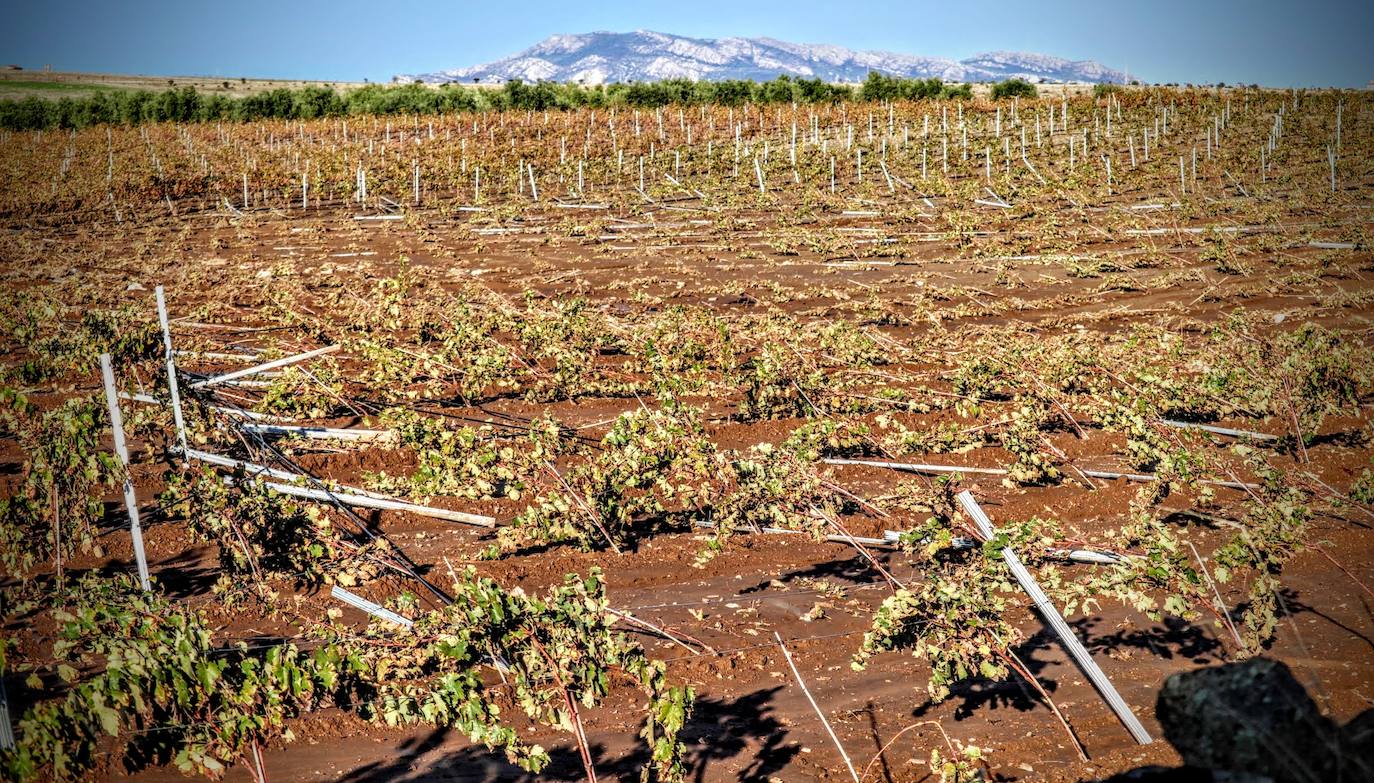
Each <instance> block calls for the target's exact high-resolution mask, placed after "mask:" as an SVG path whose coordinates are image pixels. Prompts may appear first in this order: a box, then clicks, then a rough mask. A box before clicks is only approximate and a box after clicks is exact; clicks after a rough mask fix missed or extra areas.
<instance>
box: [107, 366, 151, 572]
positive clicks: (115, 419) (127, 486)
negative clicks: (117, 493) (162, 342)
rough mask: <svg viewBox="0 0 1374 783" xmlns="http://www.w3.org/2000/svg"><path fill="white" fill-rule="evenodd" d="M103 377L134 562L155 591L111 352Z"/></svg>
mask: <svg viewBox="0 0 1374 783" xmlns="http://www.w3.org/2000/svg"><path fill="white" fill-rule="evenodd" d="M100 375H101V377H102V379H103V380H104V382H105V405H106V407H107V408H108V409H109V412H110V429H111V430H112V431H113V433H114V450H115V455H116V456H118V457H119V464H120V465H121V466H123V468H124V508H125V510H126V511H128V512H129V532H130V535H131V536H132V538H133V544H134V560H135V561H136V562H137V564H138V584H139V586H140V587H142V588H143V589H144V590H145V591H147V590H152V585H151V584H149V582H148V558H147V556H146V555H145V554H144V553H143V526H142V525H141V524H140V523H139V518H138V498H137V496H135V495H134V481H133V479H132V478H130V477H129V450H128V448H127V447H126V446H125V445H124V416H123V414H121V413H120V410H119V392H118V391H117V390H116V389H115V379H114V367H113V366H112V365H111V363H110V355H109V354H108V353H102V354H100Z"/></svg>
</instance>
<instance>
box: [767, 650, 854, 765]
mask: <svg viewBox="0 0 1374 783" xmlns="http://www.w3.org/2000/svg"><path fill="white" fill-rule="evenodd" d="M773 638H774V639H777V640H778V647H779V648H781V649H782V657H784V658H786V659H787V666H788V668H790V669H791V670H792V676H793V677H796V678H797V684H798V685H800V686H801V689H802V693H805V694H806V700H807V701H809V702H811V709H813V710H815V711H816V715H817V717H819V718H820V719H821V725H823V726H825V731H826V733H827V734H829V735H830V740H831V741H832V742H834V743H835V748H836V749H837V750H839V751H840V758H842V759H844V766H845V767H846V768H847V769H848V770H849V776H850V777H852V778H854V783H860V781H859V773H857V772H855V771H854V764H853V763H852V762H850V760H849V754H848V753H846V752H845V750H844V745H842V744H840V738H839V737H837V736H835V730H834V729H832V728H830V721H829V720H826V717H825V712H823V711H822V710H821V705H819V704H817V703H816V698H815V697H814V696H812V695H811V690H810V689H809V688H807V687H806V681H805V680H803V679H802V676H801V672H799V671H797V664H796V663H794V662H793V661H792V653H791V652H790V651H788V649H787V645H785V644H783V643H782V635H781V634H779V633H778V632H777V631H774V632H773Z"/></svg>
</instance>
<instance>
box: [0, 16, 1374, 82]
mask: <svg viewBox="0 0 1374 783" xmlns="http://www.w3.org/2000/svg"><path fill="white" fill-rule="evenodd" d="M0 19H3V24H2V25H0V63H17V64H20V65H23V66H24V67H26V68H38V67H41V66H43V65H46V64H50V65H52V66H53V68H54V69H55V70H71V71H105V72H115V73H141V74H155V75H169V76H170V75H188V76H189V75H215V76H229V77H235V76H250V77H279V78H292V79H324V80H348V81H358V80H362V79H371V80H373V81H387V80H389V79H390V77H391V76H392V75H394V74H396V73H416V72H423V71H433V70H439V69H442V68H452V67H459V66H464V65H472V64H475V63H480V62H486V61H488V60H493V59H497V58H499V57H502V56H505V55H508V54H512V53H514V52H516V51H518V50H520V49H523V48H525V47H527V46H530V45H532V44H534V43H535V42H537V41H539V40H540V39H542V38H544V37H546V36H548V35H550V34H553V33H578V32H588V31H591V30H616V31H628V30H634V29H650V30H659V31H662V32H669V33H676V34H680V35H690V36H697V37H724V36H731V35H738V36H746V37H751V36H771V37H773V38H780V39H782V40H789V41H797V42H803V43H830V44H838V45H841V46H847V47H849V48H853V49H883V50H890V51H899V52H905V53H909V54H923V55H935V56H945V57H953V58H955V59H960V58H964V57H967V56H969V55H972V54H975V53H977V52H981V51H987V50H990V49H1011V50H1023V51H1035V52H1043V53H1046V54H1054V55H1058V56H1062V57H1069V58H1072V59H1093V60H1098V61H1099V62H1102V63H1104V64H1106V65H1109V66H1112V67H1116V68H1128V69H1130V71H1131V72H1132V73H1134V74H1137V75H1138V76H1139V77H1141V78H1142V79H1145V80H1148V81H1157V82H1171V81H1177V82H1194V83H1204V82H1207V83H1210V82H1217V81H1224V82H1228V83H1234V82H1245V83H1249V82H1258V83H1261V84H1266V85H1272V86H1326V85H1337V86H1346V87H1362V86H1364V85H1365V84H1366V83H1368V82H1369V81H1370V80H1371V79H1374V1H1371V0H1365V2H1363V3H1360V2H1330V1H1329V0H1313V1H1312V2H1307V3H1301V4H1298V3H1281V2H1273V0H1255V1H1253V2H1237V1H1235V0H1229V1H1227V2H1207V1H1206V0H1193V1H1192V2H1183V1H1182V0H1116V1H1115V2H1112V1H1110V0H1108V1H1105V2H1103V1H1099V2H1078V1H1076V0H1063V1H1057V2H1040V3H1037V2H1035V1H1034V0H1022V1H1021V2H1015V3H1012V2H989V1H987V0H973V1H972V2H959V0H943V1H942V2H938V3H932V2H924V1H918V2H863V1H862V0H850V1H849V2H836V1H835V0H827V1H826V2H816V3H810V2H805V0H793V1H792V2H739V1H738V0H736V1H735V2H720V1H718V0H681V1H680V2H674V3H656V2H648V1H647V0H642V1H640V2H635V0H604V1H602V2H596V1H595V0H594V1H593V2H591V3H576V2H568V0H552V1H549V0H535V1H528V0H527V1H526V2H513V3H501V2H481V3H469V2H406V1H405V0H400V1H398V2H390V3H388V2H384V1H381V0H370V1H369V2H362V1H360V0H333V1H332V2H313V1H311V2H307V1H306V0H300V1H293V0H276V1H275V2H265V1H264V0H229V1H228V2H225V1H224V0H221V1H220V2H214V3H210V2H204V0H183V2H171V1H170V0H122V1H119V2H111V1H109V0H106V2H90V1H89V0H88V2H75V1H73V0H46V1H45V2H44V1H39V2H15V3H13V4H10V6H9V8H8V9H6V10H5V11H4V15H3V17H0Z"/></svg>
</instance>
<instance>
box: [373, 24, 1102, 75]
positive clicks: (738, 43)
mask: <svg viewBox="0 0 1374 783" xmlns="http://www.w3.org/2000/svg"><path fill="white" fill-rule="evenodd" d="M870 71H877V72H879V73H883V74H887V75H889V76H903V77H907V78H923V79H925V78H931V77H938V78H940V79H944V80H945V81H955V82H968V81H975V82H976V81H1003V80H1006V79H1015V78H1020V79H1026V80H1027V81H1034V82H1118V83H1120V82H1125V81H1127V80H1128V78H1129V77H1128V76H1127V74H1126V73H1125V72H1123V71H1119V70H1115V69H1113V68H1108V67H1107V66H1105V65H1102V64H1101V63H1098V62H1094V61H1092V60H1068V59H1065V58H1063V57H1054V56H1051V55H1045V54H1034V53H1030V52H1007V51H992V52H983V53H981V54H976V55H974V56H972V57H969V58H967V59H964V60H952V59H949V58H947V57H926V56H920V55H910V54H900V53H896V52H876V51H854V50H852V49H846V48H844V47H843V46H834V45H830V44H798V43H790V42H787V41H779V40H777V39H774V38H689V37H686V36H681V35H672V34H670V33H660V32H656V31H654V30H635V31H634V32H629V33H616V32H610V31H606V30H598V31H595V32H590V33H563V34H558V35H551V36H549V37H548V38H545V39H544V40H542V41H540V42H539V43H537V44H535V45H534V46H531V47H530V48H528V49H525V50H524V51H521V52H517V53H516V54H513V55H511V56H509V57H505V58H503V59H500V60H496V61H493V62H489V63H484V64H482V65H473V66H469V67H466V68H454V69H450V70H446V71H435V72H433V73H422V74H418V75H413V76H411V75H402V76H397V77H396V81H403V82H409V81H422V82H427V83H444V82H482V83H486V84H492V83H497V84H499V83H503V82H506V81H509V80H511V79H519V80H521V81H527V82H534V81H556V82H581V83H583V84H606V83H610V82H634V81H659V80H662V79H694V80H708V81H720V80H723V79H755V80H765V79H773V78H776V77H778V76H783V75H787V76H793V77H797V78H802V79H813V78H815V79H821V80H823V81H827V82H859V81H863V80H864V79H865V78H866V77H867V76H868V74H869V72H870Z"/></svg>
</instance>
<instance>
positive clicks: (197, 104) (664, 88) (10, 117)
mask: <svg viewBox="0 0 1374 783" xmlns="http://www.w3.org/2000/svg"><path fill="white" fill-rule="evenodd" d="M972 96H973V93H972V91H971V90H970V89H969V87H968V85H959V86H957V87H956V86H950V85H946V84H944V83H943V82H941V81H940V80H939V79H903V78H898V77H892V76H883V75H882V74H879V73H876V72H875V73H870V74H869V75H868V79H867V81H865V82H864V83H863V85H862V86H860V87H857V88H855V87H851V86H848V85H841V84H829V83H827V82H823V81H821V80H820V79H793V78H791V77H788V76H779V77H778V78H776V79H773V80H771V81H765V82H755V81H748V80H738V79H733V80H726V81H716V82H707V81H700V82H694V81H690V80H687V79H667V80H664V81H660V82H631V83H627V84H608V85H596V86H582V85H578V84H560V83H555V82H537V83H534V84H526V83H524V82H519V81H511V82H507V83H506V85H505V86H504V87H501V88H500V89H484V88H479V87H469V86H465V85H461V84H445V85H442V86H440V87H439V88H437V89H435V88H431V87H426V86H424V85H421V84H407V85H400V86H383V85H377V84H373V85H368V86H366V87H361V88H359V89H356V90H349V91H346V92H345V91H339V90H334V89H331V88H328V87H303V88H301V89H298V90H290V89H285V88H282V89H276V90H271V91H268V92H262V93H258V94H255V95H249V96H246V97H242V98H234V97H230V96H226V95H214V94H205V93H200V92H197V91H196V90H195V89H194V88H192V87H182V88H179V89H169V90H166V91H161V92H151V91H148V90H137V91H102V92H98V93H96V94H94V95H91V96H90V97H88V98H63V99H61V100H57V101H51V100H44V99H41V98H25V99H23V100H10V101H0V127H3V128H5V129H8V130H39V129H48V128H63V129H66V128H84V127H89V126H92V125H100V124H104V123H116V124H124V125H134V124H138V123H143V122H205V121H215V120H230V121H251V120H263V119H292V120H294V119H315V118H319V117H344V116H350V115H373V116H378V115H392V114H406V115H410V114H453V113H459V112H479V111H492V110H501V109H526V110H535V111H545V110H558V109H576V108H582V107H608V106H628V107H633V108H655V107H660V106H669V105H703V104H705V105H717V106H740V105H743V104H745V103H756V104H763V103H803V104H808V103H835V102H839V101H852V100H865V101H881V100H896V99H916V98H971V97H972Z"/></svg>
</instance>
